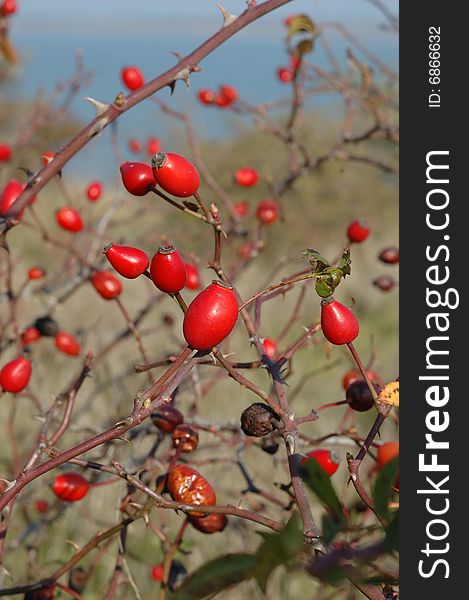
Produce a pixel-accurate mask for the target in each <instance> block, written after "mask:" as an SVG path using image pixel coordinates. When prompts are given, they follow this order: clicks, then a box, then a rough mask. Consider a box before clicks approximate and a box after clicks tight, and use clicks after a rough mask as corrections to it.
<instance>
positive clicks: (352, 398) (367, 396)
mask: <svg viewBox="0 0 469 600" xmlns="http://www.w3.org/2000/svg"><path fill="white" fill-rule="evenodd" d="M372 385H373V386H374V388H375V390H376V391H377V392H379V390H380V386H379V385H376V384H374V383H372ZM345 397H346V399H347V401H348V403H349V406H350V408H352V409H353V410H356V411H357V412H365V411H367V410H370V408H372V407H373V406H374V405H375V401H374V400H373V396H372V395H371V391H370V388H369V387H368V384H367V383H366V381H364V380H363V379H357V380H356V381H354V382H353V383H351V384H350V385H349V386H348V389H347V393H346V395H345Z"/></svg>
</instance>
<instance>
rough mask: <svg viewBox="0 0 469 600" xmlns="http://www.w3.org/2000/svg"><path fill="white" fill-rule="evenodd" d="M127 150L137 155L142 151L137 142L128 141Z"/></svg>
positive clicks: (140, 145)
mask: <svg viewBox="0 0 469 600" xmlns="http://www.w3.org/2000/svg"><path fill="white" fill-rule="evenodd" d="M128 145H129V150H130V151H131V152H135V154H138V153H139V152H141V151H142V144H141V143H140V142H139V141H138V140H129V144H128Z"/></svg>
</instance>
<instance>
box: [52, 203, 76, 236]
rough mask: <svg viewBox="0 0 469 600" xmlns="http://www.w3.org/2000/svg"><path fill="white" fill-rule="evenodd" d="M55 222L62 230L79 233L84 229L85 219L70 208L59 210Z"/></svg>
mask: <svg viewBox="0 0 469 600" xmlns="http://www.w3.org/2000/svg"><path fill="white" fill-rule="evenodd" d="M55 220H56V221H57V223H58V225H60V227H62V229H66V230H67V231H70V232H71V233H78V232H79V231H81V230H82V229H83V219H82V218H81V215H80V213H79V212H78V211H77V210H75V209H74V208H71V207H70V206H65V207H64V208H61V209H60V210H58V211H57V212H56V213H55Z"/></svg>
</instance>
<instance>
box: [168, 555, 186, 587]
mask: <svg viewBox="0 0 469 600" xmlns="http://www.w3.org/2000/svg"><path fill="white" fill-rule="evenodd" d="M186 577H187V569H186V567H185V566H184V565H183V564H182V563H181V562H179V561H178V560H173V562H172V563H171V569H170V570H169V580H168V588H169V591H170V592H174V591H175V590H176V589H177V588H178V587H179V586H181V585H182V583H183V581H184V579H186Z"/></svg>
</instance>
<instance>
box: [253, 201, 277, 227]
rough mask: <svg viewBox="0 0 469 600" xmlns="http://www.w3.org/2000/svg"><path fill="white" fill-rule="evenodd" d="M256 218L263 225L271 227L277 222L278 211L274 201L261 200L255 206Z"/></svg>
mask: <svg viewBox="0 0 469 600" xmlns="http://www.w3.org/2000/svg"><path fill="white" fill-rule="evenodd" d="M256 217H257V218H258V219H259V221H260V222H261V223H264V225H272V223H275V221H277V220H278V217H279V210H278V204H277V202H275V200H261V201H260V202H259V204H258V206H257V211H256Z"/></svg>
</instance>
